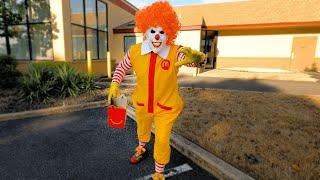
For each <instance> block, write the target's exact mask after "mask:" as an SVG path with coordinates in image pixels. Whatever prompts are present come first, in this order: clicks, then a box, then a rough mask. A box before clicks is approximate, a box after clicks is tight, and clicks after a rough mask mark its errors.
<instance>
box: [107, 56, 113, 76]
mask: <svg viewBox="0 0 320 180" xmlns="http://www.w3.org/2000/svg"><path fill="white" fill-rule="evenodd" d="M107 68H108V78H111V76H112V75H111V69H112V67H111V54H110V51H108V52H107Z"/></svg>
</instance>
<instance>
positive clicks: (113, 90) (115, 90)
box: [108, 82, 121, 105]
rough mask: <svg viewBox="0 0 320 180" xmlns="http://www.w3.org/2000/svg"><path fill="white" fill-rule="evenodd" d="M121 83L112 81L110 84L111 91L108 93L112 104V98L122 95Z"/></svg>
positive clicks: (109, 102) (109, 103)
mask: <svg viewBox="0 0 320 180" xmlns="http://www.w3.org/2000/svg"><path fill="white" fill-rule="evenodd" d="M120 94H121V93H120V88H119V84H118V83H116V82H112V83H111V84H110V88H109V93H108V105H111V98H116V97H119V96H120Z"/></svg>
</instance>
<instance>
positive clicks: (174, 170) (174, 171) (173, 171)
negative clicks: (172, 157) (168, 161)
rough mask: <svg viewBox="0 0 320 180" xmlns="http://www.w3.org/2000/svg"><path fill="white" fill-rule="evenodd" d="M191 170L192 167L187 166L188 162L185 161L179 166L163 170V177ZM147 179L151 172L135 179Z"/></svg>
mask: <svg viewBox="0 0 320 180" xmlns="http://www.w3.org/2000/svg"><path fill="white" fill-rule="evenodd" d="M191 170H192V167H191V166H189V164H187V163H185V164H183V165H181V166H177V167H175V168H171V169H168V170H165V171H164V177H166V178H168V177H172V176H176V175H178V174H182V173H185V172H188V171H191ZM149 179H152V174H150V175H147V176H144V177H141V178H138V179H137V180H149Z"/></svg>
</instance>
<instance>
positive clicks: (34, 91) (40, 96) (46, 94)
mask: <svg viewBox="0 0 320 180" xmlns="http://www.w3.org/2000/svg"><path fill="white" fill-rule="evenodd" d="M95 81H96V78H95V77H94V76H91V75H87V74H84V73H81V72H79V71H77V70H76V69H75V68H73V67H72V66H70V65H69V64H68V63H65V62H40V63H32V64H30V66H29V67H28V70H27V73H26V75H25V76H24V78H23V81H22V88H21V94H22V96H23V98H24V99H25V100H27V101H28V102H30V103H33V102H44V103H47V102H49V101H50V100H52V99H53V98H56V97H62V98H65V97H69V96H71V97H75V96H78V95H80V94H81V93H92V92H94V90H95V86H94V84H95Z"/></svg>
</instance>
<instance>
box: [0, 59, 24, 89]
mask: <svg viewBox="0 0 320 180" xmlns="http://www.w3.org/2000/svg"><path fill="white" fill-rule="evenodd" d="M16 68H17V60H16V59H15V58H13V57H11V56H7V55H0V77H1V78H0V88H4V89H7V88H12V87H14V86H16V85H17V84H18V83H17V81H18V77H19V76H20V75H21V74H20V72H19V71H17V69H16Z"/></svg>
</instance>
